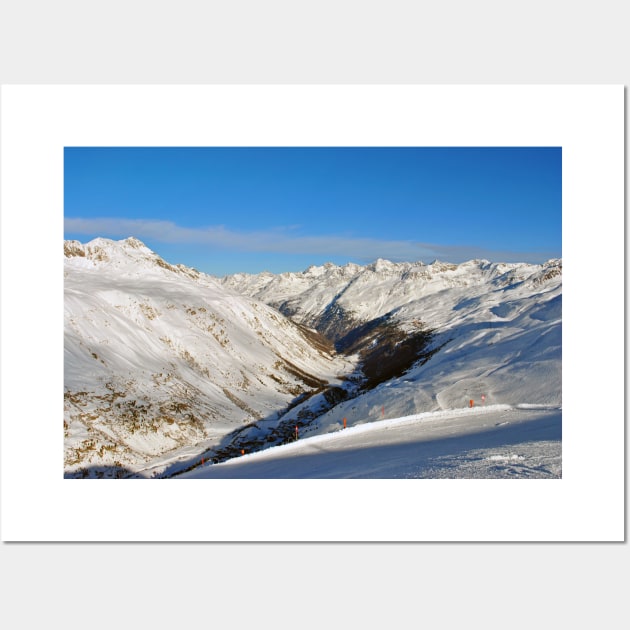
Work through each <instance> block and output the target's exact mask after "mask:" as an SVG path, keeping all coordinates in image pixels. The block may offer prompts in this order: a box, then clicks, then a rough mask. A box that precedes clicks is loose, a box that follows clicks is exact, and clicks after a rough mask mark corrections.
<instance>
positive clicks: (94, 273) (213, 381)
mask: <svg viewBox="0 0 630 630" xmlns="http://www.w3.org/2000/svg"><path fill="white" fill-rule="evenodd" d="M64 253H65V267H64V289H65V298H64V308H65V341H64V352H65V360H64V380H65V408H64V433H65V458H64V459H65V471H66V475H67V476H73V475H74V476H76V475H78V476H80V475H84V474H87V472H90V474H92V473H94V472H99V471H100V472H106V473H107V474H108V475H111V474H120V475H122V474H124V471H125V469H128V470H137V469H140V468H147V467H150V466H152V465H153V464H154V463H156V462H157V463H159V462H160V458H161V457H164V456H167V457H168V458H175V459H176V458H177V457H178V456H182V454H185V453H188V452H193V453H201V452H204V450H206V449H208V448H211V447H213V446H216V445H219V444H220V443H221V442H222V440H223V439H224V438H225V437H226V436H227V435H228V434H230V433H232V432H234V431H235V430H238V429H240V428H242V427H245V426H247V425H248V424H250V423H253V422H255V421H259V420H262V419H267V420H269V421H271V422H273V421H274V420H275V418H276V417H277V415H278V413H279V412H280V411H282V410H283V409H285V408H286V407H287V406H288V405H290V404H291V403H292V402H293V401H295V399H296V397H298V396H300V395H301V394H303V393H308V392H311V391H313V390H316V389H318V388H321V387H323V386H324V385H326V384H328V383H331V382H332V383H337V382H338V380H337V377H338V375H341V374H344V373H346V372H348V371H349V370H351V369H352V365H351V363H350V362H349V361H348V360H347V359H345V358H344V357H342V356H340V355H334V353H333V352H331V349H330V347H329V346H328V345H327V344H326V343H323V342H322V340H321V339H320V338H319V337H318V336H317V335H316V334H314V333H313V332H312V331H310V330H307V329H305V328H303V327H300V326H298V325H296V324H294V323H292V322H291V321H289V320H288V319H287V318H285V317H284V316H283V315H281V314H280V313H279V312H277V311H276V310H274V309H272V308H270V307H268V306H266V305H265V304H263V303H262V302H260V301H258V300H255V299H252V298H248V297H245V296H242V295H238V294H236V293H235V292H233V291H231V290H230V289H228V288H227V287H224V286H221V284H219V283H218V282H217V281H216V280H215V279H213V278H211V277H210V276H207V275H205V274H202V273H199V272H197V271H196V270H194V269H191V268H188V267H185V266H183V265H171V264H169V263H167V262H165V261H164V260H162V259H161V258H160V257H159V256H158V255H157V254H155V253H153V252H152V251H151V250H149V249H148V248H147V247H146V246H144V245H143V244H142V243H141V242H140V241H138V240H136V239H134V238H128V239H126V240H124V241H117V242H116V241H111V240H107V239H95V240H93V241H91V242H89V243H87V244H85V245H83V244H81V243H79V242H78V241H66V242H65V243H64ZM88 469H89V471H88ZM116 471H118V472H116Z"/></svg>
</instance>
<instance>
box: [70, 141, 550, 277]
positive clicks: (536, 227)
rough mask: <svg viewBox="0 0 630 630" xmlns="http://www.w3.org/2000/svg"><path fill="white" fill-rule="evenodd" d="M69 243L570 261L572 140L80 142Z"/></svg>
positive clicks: (224, 262)
mask: <svg viewBox="0 0 630 630" xmlns="http://www.w3.org/2000/svg"><path fill="white" fill-rule="evenodd" d="M64 215H65V216H64V224H65V238H66V239H77V240H79V241H81V242H87V241H89V240H91V239H92V238H96V237H98V236H101V237H106V238H113V239H122V238H126V237H128V236H135V237H136V238H138V239H140V240H141V241H143V242H144V243H145V244H146V245H147V246H148V247H150V248H151V249H152V250H154V251H155V252H157V253H158V254H159V255H160V256H162V257H163V258H164V259H166V260H167V261H169V262H171V263H183V264H185V265H189V266H191V267H195V268H196V269H199V270H200V271H204V272H206V273H210V274H213V275H218V276H221V275H224V274H228V273H236V272H241V271H245V272H250V273H257V272H260V271H264V270H267V271H272V272H274V273H279V272H283V271H300V270H303V269H305V268H306V267H308V266H309V265H311V264H317V265H319V264H323V263H324V262H327V261H330V262H334V263H336V264H345V263H347V262H356V263H359V264H366V263H369V262H372V261H373V260H375V259H377V258H387V259H389V260H395V261H401V260H422V261H423V262H425V263H429V262H431V261H433V260H435V259H439V260H443V261H448V262H454V263H457V262H463V261H465V260H469V259H471V258H486V259H488V260H491V261H494V262H544V261H545V260H547V259H549V258H559V257H561V256H562V249H561V246H562V150H561V148H559V147H542V148H536V147H523V148H520V147H515V148H498V147H497V148H492V147H479V148H468V147H462V148H457V147H454V148H450V147H443V148H442V147H441V148H430V147H429V148H414V147H404V148H397V147H391V148H390V147H366V148H363V147H329V148H327V147H322V148H318V147H317V148H315V147H210V148H160V147H157V148H153V147H151V148H133V147H130V148H125V147H121V148H117V147H114V148H109V147H105V148H100V147H86V148H83V147H67V148H66V149H65V154H64Z"/></svg>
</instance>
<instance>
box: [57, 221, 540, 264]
mask: <svg viewBox="0 0 630 630" xmlns="http://www.w3.org/2000/svg"><path fill="white" fill-rule="evenodd" d="M295 228H296V226H289V227H275V228H269V229H266V230H255V231H251V232H244V231H236V230H231V229H229V228H226V227H225V226H221V225H215V226H208V227H203V228H187V227H182V226H180V225H177V224H176V223H174V222H172V221H161V220H147V219H119V218H89V219H88V218H71V217H67V218H66V219H65V231H66V233H70V234H84V235H89V236H90V238H91V237H93V236H94V235H99V236H104V237H108V238H127V237H129V236H134V237H136V238H139V239H140V240H143V239H147V240H151V241H154V242H159V243H165V244H180V245H183V244H190V245H205V246H210V247H213V248H219V249H224V250H226V251H228V250H229V251H238V252H256V253H274V254H308V255H313V256H330V257H331V258H332V257H345V258H347V259H349V260H350V259H354V260H361V261H364V262H369V261H373V260H375V259H376V258H386V259H388V260H392V261H415V260H423V261H425V262H426V261H430V260H434V259H440V260H444V261H449V262H454V263H455V262H462V261H465V260H470V259H472V258H482V259H488V260H493V261H502V262H529V261H533V260H534V259H535V260H536V261H540V260H541V259H542V258H544V254H541V253H540V252H538V253H535V254H528V253H524V252H520V253H518V252H507V251H506V252H500V251H492V250H487V249H483V248H478V247H474V246H452V245H451V246H449V245H433V244H427V243H421V242H417V241H411V240H387V239H383V240H381V239H375V238H366V237H351V236H342V235H335V234H330V235H324V236H322V235H317V236H305V235H300V234H297V233H296V232H295ZM547 257H548V258H551V257H552V256H551V255H550V256H547Z"/></svg>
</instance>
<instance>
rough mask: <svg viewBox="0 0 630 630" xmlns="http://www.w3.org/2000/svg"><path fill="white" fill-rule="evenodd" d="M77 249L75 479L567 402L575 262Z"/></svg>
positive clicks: (69, 244)
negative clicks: (226, 257) (570, 282)
mask: <svg viewBox="0 0 630 630" xmlns="http://www.w3.org/2000/svg"><path fill="white" fill-rule="evenodd" d="M64 249H65V256H66V258H65V413H64V431H65V470H66V476H82V475H90V476H101V475H105V476H128V475H129V474H137V475H138V476H143V477H151V476H173V475H180V474H185V473H186V471H187V470H193V469H194V470H196V469H197V468H200V467H203V466H205V465H206V464H208V462H221V461H226V460H228V459H229V458H231V457H234V456H241V455H242V454H244V453H245V454H249V453H253V452H255V451H260V450H262V449H266V448H268V447H270V446H276V445H282V444H286V443H287V442H289V441H291V440H292V439H294V438H295V437H299V439H302V438H304V437H313V436H318V435H323V434H328V433H333V432H337V431H338V430H339V429H340V428H342V427H343V426H345V425H346V424H347V426H348V427H353V426H358V425H362V424H366V423H371V422H375V421H383V420H386V419H392V418H400V417H410V416H414V415H417V414H427V413H429V414H436V415H434V416H432V417H435V418H437V419H438V420H440V419H444V418H445V417H446V416H443V415H441V413H442V412H447V413H455V416H456V417H459V416H458V414H459V411H458V410H462V409H465V408H468V407H470V405H471V404H472V405H473V406H474V407H479V406H480V405H481V406H484V405H488V406H495V405H507V406H508V407H509V408H510V409H529V408H537V409H538V408H544V409H551V410H560V409H561V405H562V367H561V362H562V262H561V260H550V261H548V262H547V263H545V264H543V265H531V264H503V263H490V262H488V261H483V260H474V261H469V262H467V263H463V264H460V265H452V264H448V263H441V262H435V263H433V264H431V265H423V264H422V263H392V262H389V261H386V260H377V261H376V262H374V263H372V264H371V265H367V266H360V265H355V264H348V265H345V266H343V267H339V266H336V265H333V264H326V265H323V266H319V267H310V268H309V269H307V270H306V271H304V272H301V273H283V274H279V275H274V274H270V273H262V274H258V275H248V274H237V275H233V276H228V277H225V278H222V279H219V278H214V277H211V276H208V275H205V274H202V273H199V272H198V271H196V270H194V269H191V268H188V267H185V266H183V265H171V264H169V263H167V262H165V261H164V260H162V259H161V258H160V257H159V256H158V255H157V254H155V253H153V252H152V251H151V250H149V249H148V248H147V247H145V246H144V245H143V244H142V243H141V242H140V241H138V240H136V239H134V238H129V239H126V240H124V241H117V242H115V241H110V240H106V239H95V240H93V241H91V242H90V243H87V244H85V245H84V244H81V243H79V242H77V241H66V242H65V245H64ZM471 401H472V402H471ZM523 413H525V412H523ZM554 413H555V412H554ZM511 417H514V416H511ZM553 417H554V418H558V419H559V418H560V417H561V413H560V414H555V415H553ZM458 422H459V421H458ZM500 424H503V423H500ZM445 426H446V425H445ZM458 426H459V425H458ZM523 426H525V425H523ZM550 427H551V431H552V433H553V432H556V429H555V428H554V427H555V425H554V426H551V425H550ZM445 430H446V429H445ZM556 434H557V432H556V433H554V435H556ZM372 435H374V436H376V435H377V434H376V433H374V434H372ZM519 435H523V432H522V431H521V432H520V433H519ZM414 439H415V438H414ZM418 439H419V438H418ZM422 439H424V438H422ZM349 448H352V449H355V448H356V445H355V444H354V443H353V444H352V445H351V446H350V447H349ZM554 448H555V447H554ZM534 451H535V449H534ZM528 452H529V451H528ZM554 453H555V455H554V457H556V460H554V465H553V470H554V471H555V472H554V473H553V474H556V473H557V471H559V470H561V467H560V463H559V461H557V458H558V457H559V451H557V449H556V451H554ZM534 455H535V452H534ZM460 472H461V471H460ZM328 474H333V476H334V473H330V471H329V473H328ZM422 474H423V473H422V471H417V470H416V472H415V473H414V475H416V476H422ZM479 474H481V473H479ZM343 475H344V476H352V473H351V471H349V470H347V469H344V471H343ZM396 475H397V476H404V471H401V470H400V469H397V470H396ZM455 476H458V475H455ZM459 476H461V475H459Z"/></svg>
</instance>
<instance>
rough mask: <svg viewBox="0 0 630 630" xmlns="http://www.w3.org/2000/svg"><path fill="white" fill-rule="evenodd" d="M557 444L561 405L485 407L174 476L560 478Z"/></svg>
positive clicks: (345, 433)
mask: <svg viewBox="0 0 630 630" xmlns="http://www.w3.org/2000/svg"><path fill="white" fill-rule="evenodd" d="M561 440H562V410H561V408H559V407H547V406H542V405H526V404H524V405H516V406H511V405H489V406H486V407H473V408H465V409H455V410H444V411H437V412H426V413H420V414H415V415H412V416H406V417H403V418H395V419H389V420H381V421H376V422H370V423H368V424H360V425H357V426H353V427H349V428H346V429H340V430H339V431H336V432H334V433H327V434H323V435H316V436H313V437H310V438H304V439H298V440H297V441H296V442H293V443H291V444H286V445H284V446H277V447H273V448H269V449H267V450H265V451H259V452H257V453H251V454H245V455H243V456H241V457H239V458H234V459H231V460H228V461H227V462H224V463H221V464H214V465H208V464H206V465H203V466H201V467H199V468H197V469H195V470H194V471H191V472H189V473H187V474H185V475H181V476H180V477H179V478H180V479H181V478H188V479H282V478H287V479H289V478H290V479H307V478H318V479H322V478H336V479H340V478H362V479H369V478H372V479H383V478H405V479H423V478H431V479H441V478H447V479H457V478H462V479H478V478H483V479H493V478H501V479H505V478H508V479H516V478H530V479H531V478H535V479H549V478H560V477H561V476H562V443H561Z"/></svg>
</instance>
